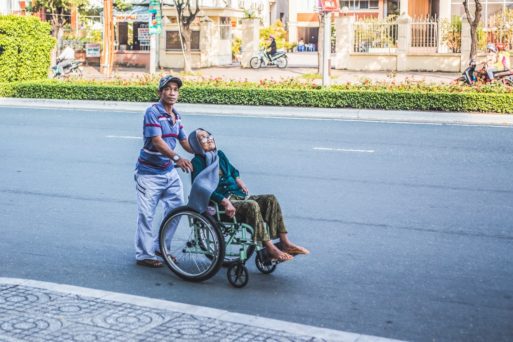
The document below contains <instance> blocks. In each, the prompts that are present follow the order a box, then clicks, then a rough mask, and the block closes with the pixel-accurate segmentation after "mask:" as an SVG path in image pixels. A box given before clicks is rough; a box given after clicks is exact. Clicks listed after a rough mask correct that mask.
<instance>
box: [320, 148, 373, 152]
mask: <svg viewBox="0 0 513 342" xmlns="http://www.w3.org/2000/svg"><path fill="white" fill-rule="evenodd" d="M313 149H314V150H317V151H331V152H357V153H374V152H376V151H374V150H354V149H350V148H331V147H314V148H313Z"/></svg>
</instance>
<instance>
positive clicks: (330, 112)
mask: <svg viewBox="0 0 513 342" xmlns="http://www.w3.org/2000/svg"><path fill="white" fill-rule="evenodd" d="M149 105H150V103H139V102H116V101H83V100H50V99H47V100H45V99H17V98H0V107H24V108H54V109H78V110H84V109H85V110H97V111H113V112H136V113H141V115H142V113H144V111H145V110H146V108H147V107H148V106H149ZM177 108H178V110H179V111H180V113H182V114H184V115H213V116H235V117H263V118H288V119H313V120H345V121H366V122H388V123H413V124H434V125H480V126H507V127H513V115H507V114H468V113H453V112H422V111H399V110H372V109H351V108H336V109H333V108H304V107H273V106H230V105H209V104H192V103H178V104H177Z"/></svg>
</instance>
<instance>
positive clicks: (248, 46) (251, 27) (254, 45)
mask: <svg viewBox="0 0 513 342" xmlns="http://www.w3.org/2000/svg"><path fill="white" fill-rule="evenodd" d="M259 40H260V19H242V44H241V49H242V54H241V61H240V65H241V67H243V68H249V61H250V60H251V57H253V56H254V55H255V54H256V53H257V52H258V43H259Z"/></svg>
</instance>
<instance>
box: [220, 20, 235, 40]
mask: <svg viewBox="0 0 513 342" xmlns="http://www.w3.org/2000/svg"><path fill="white" fill-rule="evenodd" d="M231 33H232V21H231V20H230V18H229V17H221V20H220V25H219V35H220V39H221V40H230V39H231Z"/></svg>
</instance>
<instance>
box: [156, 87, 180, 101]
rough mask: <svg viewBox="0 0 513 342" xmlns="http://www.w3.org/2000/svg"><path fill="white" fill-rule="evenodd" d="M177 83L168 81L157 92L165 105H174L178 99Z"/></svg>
mask: <svg viewBox="0 0 513 342" xmlns="http://www.w3.org/2000/svg"><path fill="white" fill-rule="evenodd" d="M178 93H179V90H178V84H176V83H174V82H169V83H168V84H166V86H165V87H164V88H162V90H161V91H160V92H159V95H160V100H161V101H162V102H164V103H165V104H167V105H174V104H175V103H176V102H177V101H178Z"/></svg>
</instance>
